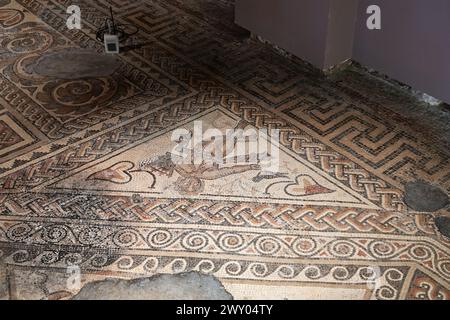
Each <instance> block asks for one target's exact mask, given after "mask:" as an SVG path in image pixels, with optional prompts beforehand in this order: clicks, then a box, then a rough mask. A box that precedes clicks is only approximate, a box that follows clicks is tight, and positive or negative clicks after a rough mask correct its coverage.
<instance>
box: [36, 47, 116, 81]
mask: <svg viewBox="0 0 450 320" xmlns="http://www.w3.org/2000/svg"><path fill="white" fill-rule="evenodd" d="M119 67H120V60H119V59H118V58H117V57H115V56H114V55H108V54H98V53H96V52H92V51H89V50H82V49H77V50H75V49H70V50H62V51H58V52H53V53H48V54H44V55H43V56H42V57H40V58H39V59H38V60H37V61H36V64H35V65H34V66H33V67H32V71H33V72H34V73H37V74H39V75H42V76H46V77H51V78H56V79H67V80H74V79H83V78H101V77H107V76H110V75H112V74H113V73H114V72H115V71H116V70H117V69H118V68H119Z"/></svg>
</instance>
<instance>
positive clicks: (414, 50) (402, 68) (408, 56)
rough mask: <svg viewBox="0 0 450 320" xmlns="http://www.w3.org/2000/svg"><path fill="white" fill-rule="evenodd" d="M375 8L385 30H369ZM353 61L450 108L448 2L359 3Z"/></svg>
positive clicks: (382, 0)
mask: <svg viewBox="0 0 450 320" xmlns="http://www.w3.org/2000/svg"><path fill="white" fill-rule="evenodd" d="M372 4H377V5H379V6H380V7H381V13H382V15H381V16H382V20H381V21H382V29H381V30H376V31H370V30H368V29H367V27H366V19H367V17H368V15H367V14H366V10H367V7H368V6H369V5H372ZM353 58H354V60H356V61H358V62H360V63H361V64H363V65H365V66H368V67H372V68H374V69H376V70H377V71H380V72H382V73H385V74H387V75H388V76H390V77H392V78H394V79H396V80H399V81H402V82H404V83H406V84H408V85H410V86H412V87H413V88H414V89H416V90H420V91H422V92H425V93H427V94H430V95H432V96H435V97H436V98H439V99H441V100H444V101H446V102H450V0H360V4H359V9H358V21H357V24H356V32H355V41H354V50H353Z"/></svg>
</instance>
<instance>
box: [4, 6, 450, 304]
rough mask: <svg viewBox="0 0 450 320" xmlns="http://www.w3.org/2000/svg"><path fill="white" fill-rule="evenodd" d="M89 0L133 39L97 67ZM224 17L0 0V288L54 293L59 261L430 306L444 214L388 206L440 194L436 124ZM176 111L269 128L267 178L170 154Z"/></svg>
mask: <svg viewBox="0 0 450 320" xmlns="http://www.w3.org/2000/svg"><path fill="white" fill-rule="evenodd" d="M71 4H78V5H79V6H80V7H81V10H82V18H83V21H82V23H83V24H82V29H81V30H68V29H67V27H66V19H67V16H68V15H67V14H66V12H65V8H66V7H68V6H69V5H71ZM109 5H112V6H113V9H114V11H115V12H116V15H117V17H116V19H117V20H118V21H119V22H121V23H127V24H133V25H135V26H138V27H139V33H138V34H137V35H135V36H134V37H133V38H132V39H130V40H129V42H128V43H127V44H126V46H127V47H126V48H125V50H123V52H122V53H121V54H120V55H119V56H117V57H114V58H112V57H109V58H105V59H103V58H98V57H99V56H98V55H97V56H96V55H95V54H93V53H95V52H97V53H102V52H103V45H102V43H99V42H97V41H96V40H95V32H96V29H97V27H99V26H101V25H102V23H103V21H104V18H105V16H107V14H108V6H109ZM232 21H233V4H232V2H226V1H219V0H217V1H207V0H201V1H200V0H198V1H194V0H190V1H182V0H153V1H150V0H140V1H135V0H111V1H106V0H101V1H88V0H76V1H72V0H0V31H1V33H0V159H1V161H0V259H1V262H0V264H1V265H0V297H1V298H3V299H68V298H71V297H72V296H73V295H75V294H77V292H78V290H79V288H78V290H77V288H76V286H72V285H69V284H70V283H69V282H70V280H71V278H70V277H71V275H72V274H71V273H70V272H68V270H69V271H70V270H73V267H76V266H78V267H79V268H80V269H81V285H85V284H88V283H90V282H92V281H98V280H103V279H106V278H121V279H135V278H142V277H149V276H152V275H156V274H178V273H185V272H191V271H196V272H198V273H203V274H207V275H210V276H214V278H216V279H218V280H219V281H220V282H221V284H222V285H223V288H225V289H226V290H227V291H228V292H229V293H230V294H231V295H232V296H233V297H234V298H235V299H268V298H272V299H333V298H338V299H449V298H450V282H449V281H450V250H449V248H450V240H449V239H448V238H445V237H444V236H443V235H442V234H441V233H440V232H439V231H438V229H437V227H436V225H435V220H436V219H437V218H438V217H446V216H447V217H448V216H450V212H449V211H448V206H447V209H446V208H445V207H444V208H443V209H440V210H438V211H436V212H433V213H424V212H416V211H414V210H412V209H410V208H408V207H407V206H406V204H405V202H404V198H405V185H407V183H409V182H414V181H418V180H422V181H425V182H428V183H432V184H433V185H435V186H437V187H439V188H440V189H442V190H443V191H444V192H445V193H446V194H447V195H448V193H449V191H450V162H449V159H450V152H449V148H448V146H449V144H448V140H446V138H448V131H447V133H445V134H441V135H439V134H434V133H433V131H432V130H424V128H423V127H422V125H423V124H421V123H414V122H412V121H411V119H409V118H408V117H407V116H405V115H403V114H401V113H399V112H397V111H395V110H398V109H400V110H401V109H402V108H405V109H407V108H408V106H409V104H411V105H412V104H413V103H415V102H412V100H409V98H407V97H406V96H402V95H401V94H397V93H395V92H391V91H389V90H387V89H386V88H385V87H383V85H382V84H380V83H378V82H376V81H375V80H373V79H372V80H370V79H369V78H366V77H364V75H362V74H361V73H359V72H358V70H357V69H352V68H350V69H349V70H347V71H344V72H343V73H341V74H340V75H338V76H336V77H331V78H330V77H325V76H323V75H322V74H320V73H318V72H317V71H315V70H314V69H312V68H310V67H309V66H307V65H306V64H303V63H302V62H301V61H297V60H296V59H294V58H288V57H284V56H283V55H282V54H280V53H279V52H277V51H276V50H275V49H274V48H272V47H270V46H268V45H266V44H264V43H262V42H259V41H257V40H256V39H254V38H249V35H248V34H247V33H246V32H245V31H244V30H242V29H240V28H238V27H237V26H235V25H234V24H233V23H232ZM80 49H82V50H80ZM96 57H97V58H96ZM96 59H98V60H96ZM83 68H84V69H83ZM89 72H91V73H92V74H89ZM371 81H372V82H371ZM195 121H201V122H202V124H203V126H204V127H205V128H217V129H219V130H226V129H232V128H235V127H237V126H242V124H244V125H243V126H245V127H249V128H255V129H269V130H270V129H278V130H280V172H281V173H280V174H279V175H277V176H265V175H264V172H263V170H262V168H261V166H259V165H250V164H249V165H242V166H226V167H222V168H218V167H215V166H214V167H209V168H200V167H198V166H192V167H189V168H185V167H180V166H179V165H176V164H174V163H173V162H171V160H170V157H168V156H167V155H168V154H169V155H170V151H171V148H172V147H171V141H170V136H171V133H172V132H173V131H174V130H176V129H180V128H185V129H187V130H189V129H190V128H192V126H193V124H194V123H195ZM449 140H450V139H449ZM146 159H153V160H152V161H150V164H148V165H146V166H142V165H141V162H142V161H144V160H146Z"/></svg>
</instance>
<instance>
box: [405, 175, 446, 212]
mask: <svg viewBox="0 0 450 320" xmlns="http://www.w3.org/2000/svg"><path fill="white" fill-rule="evenodd" d="M405 189H406V194H405V199H404V200H405V203H406V205H407V206H408V207H409V208H411V209H413V210H414V211H419V212H435V211H438V210H440V209H442V208H444V207H446V206H447V205H448V204H449V198H448V195H447V193H445V192H444V191H442V190H441V189H440V188H438V187H435V186H433V185H430V184H428V183H426V182H422V181H417V182H411V183H408V184H406V188H405Z"/></svg>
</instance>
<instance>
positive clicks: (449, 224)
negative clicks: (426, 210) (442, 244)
mask: <svg viewBox="0 0 450 320" xmlns="http://www.w3.org/2000/svg"><path fill="white" fill-rule="evenodd" d="M434 223H435V224H436V227H437V228H438V230H439V232H440V233H441V234H442V235H443V236H445V237H447V238H449V239H450V217H437V218H436V219H435V220H434Z"/></svg>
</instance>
